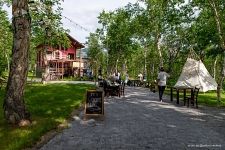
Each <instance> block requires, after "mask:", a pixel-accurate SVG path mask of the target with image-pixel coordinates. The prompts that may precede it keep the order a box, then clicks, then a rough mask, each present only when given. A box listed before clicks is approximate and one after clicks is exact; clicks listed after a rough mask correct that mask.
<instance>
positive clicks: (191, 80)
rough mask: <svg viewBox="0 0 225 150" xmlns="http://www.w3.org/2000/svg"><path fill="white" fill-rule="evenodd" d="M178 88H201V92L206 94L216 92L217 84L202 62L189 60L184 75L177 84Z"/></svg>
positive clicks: (184, 68) (182, 74)
mask: <svg viewBox="0 0 225 150" xmlns="http://www.w3.org/2000/svg"><path fill="white" fill-rule="evenodd" d="M174 87H176V88H195V87H197V88H200V91H202V92H206V91H209V90H216V89H217V83H216V81H215V79H214V78H212V76H211V75H210V74H209V72H208V70H207V69H206V68H205V66H204V64H203V63H202V61H201V60H199V61H197V60H195V59H192V58H188V59H187V61H186V63H185V65H184V67H183V70H182V73H181V75H180V77H179V79H178V81H177V83H176V84H175V86H174Z"/></svg>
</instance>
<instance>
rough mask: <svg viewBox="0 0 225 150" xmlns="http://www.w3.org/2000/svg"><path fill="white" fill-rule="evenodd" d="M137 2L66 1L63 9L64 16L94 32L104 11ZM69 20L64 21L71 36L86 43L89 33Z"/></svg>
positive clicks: (105, 0) (107, 0)
mask: <svg viewBox="0 0 225 150" xmlns="http://www.w3.org/2000/svg"><path fill="white" fill-rule="evenodd" d="M136 1H137V0H76V1H75V0H64V2H63V4H62V7H63V8H64V10H63V16H65V17H67V18H69V19H71V20H72V21H73V22H75V23H77V24H79V25H81V26H82V27H84V28H85V29H87V30H88V31H91V32H94V31H95V30H96V28H97V27H98V20H97V17H98V16H99V13H100V12H102V10H106V11H110V10H115V9H116V8H119V7H123V6H125V5H127V4H128V3H129V2H130V3H135V2H136ZM73 22H71V21H69V20H68V19H65V18H64V19H63V23H64V27H65V28H67V29H69V30H70V31H71V33H70V34H71V35H72V36H73V37H74V38H76V39H77V40H78V41H80V42H82V43H84V42H85V41H86V39H85V37H87V36H88V35H89V32H87V31H85V30H84V29H81V28H80V27H78V26H76V25H75V23H73Z"/></svg>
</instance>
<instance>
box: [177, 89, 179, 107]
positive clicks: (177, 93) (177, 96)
mask: <svg viewBox="0 0 225 150" xmlns="http://www.w3.org/2000/svg"><path fill="white" fill-rule="evenodd" d="M177 104H179V89H177Z"/></svg>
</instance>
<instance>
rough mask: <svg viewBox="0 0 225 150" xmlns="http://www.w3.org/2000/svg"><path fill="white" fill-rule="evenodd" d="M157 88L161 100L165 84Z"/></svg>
mask: <svg viewBox="0 0 225 150" xmlns="http://www.w3.org/2000/svg"><path fill="white" fill-rule="evenodd" d="M158 88H159V100H162V96H163V93H164V91H165V88H166V86H158Z"/></svg>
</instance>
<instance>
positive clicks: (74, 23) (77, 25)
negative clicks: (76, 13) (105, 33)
mask: <svg viewBox="0 0 225 150" xmlns="http://www.w3.org/2000/svg"><path fill="white" fill-rule="evenodd" d="M63 17H64V18H65V19H67V20H68V21H70V22H71V23H72V24H73V25H75V26H76V27H79V28H80V29H82V30H84V31H86V32H91V31H89V30H88V29H87V28H85V27H83V26H81V25H79V24H78V23H76V22H74V21H73V20H72V19H69V18H68V17H66V16H63Z"/></svg>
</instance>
